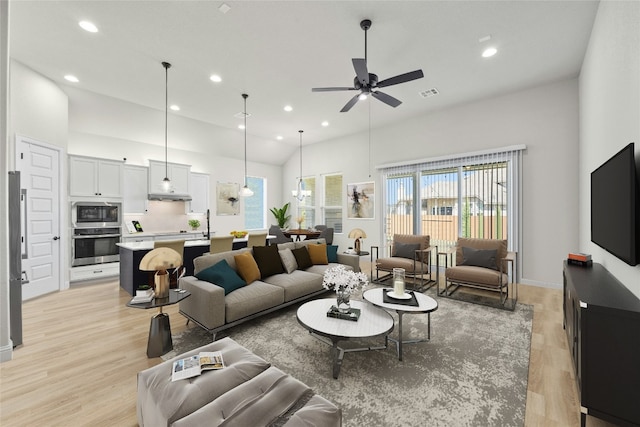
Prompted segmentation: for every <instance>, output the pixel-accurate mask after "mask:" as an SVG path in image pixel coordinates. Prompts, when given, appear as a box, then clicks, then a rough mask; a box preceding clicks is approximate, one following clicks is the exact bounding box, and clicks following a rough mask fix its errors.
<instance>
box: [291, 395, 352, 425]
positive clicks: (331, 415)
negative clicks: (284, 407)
mask: <svg viewBox="0 0 640 427" xmlns="http://www.w3.org/2000/svg"><path fill="white" fill-rule="evenodd" d="M341 425H342V411H341V410H340V409H339V408H337V407H336V405H334V404H333V403H331V402H329V401H328V400H327V399H325V398H324V397H322V396H318V395H317V394H316V395H315V396H313V397H312V398H311V399H309V401H308V402H307V404H306V405H304V406H303V407H302V408H301V409H299V410H298V411H296V413H295V414H293V415H292V416H291V418H289V420H288V421H287V423H286V424H285V425H284V427H309V426H323V427H340V426H341Z"/></svg>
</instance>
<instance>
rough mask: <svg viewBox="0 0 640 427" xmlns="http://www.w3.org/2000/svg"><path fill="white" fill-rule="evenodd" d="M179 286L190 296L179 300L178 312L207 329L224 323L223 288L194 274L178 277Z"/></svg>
mask: <svg viewBox="0 0 640 427" xmlns="http://www.w3.org/2000/svg"><path fill="white" fill-rule="evenodd" d="M180 287H181V288H182V289H185V290H187V291H189V292H191V296H190V297H189V298H186V299H184V300H182V301H180V312H181V313H184V314H185V315H187V316H189V317H190V318H192V319H193V320H194V321H196V322H198V323H199V324H200V325H202V326H204V327H205V328H207V329H213V328H216V327H218V326H222V325H224V323H225V305H224V289H223V288H221V287H220V286H217V285H214V284H213V283H209V282H205V281H204V280H198V279H197V278H196V277H194V276H186V277H182V278H181V279H180Z"/></svg>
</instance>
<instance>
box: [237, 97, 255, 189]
mask: <svg viewBox="0 0 640 427" xmlns="http://www.w3.org/2000/svg"><path fill="white" fill-rule="evenodd" d="M248 97H249V95H247V94H246V93H243V94H242V98H244V113H243V115H242V116H243V117H244V187H242V189H241V190H240V196H242V197H251V196H253V191H251V189H250V188H249V186H248V185H247V98H248Z"/></svg>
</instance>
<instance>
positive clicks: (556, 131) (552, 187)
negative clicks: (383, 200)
mask: <svg viewBox="0 0 640 427" xmlns="http://www.w3.org/2000/svg"><path fill="white" fill-rule="evenodd" d="M399 108H401V107H399ZM353 111H354V110H352V112H353ZM377 111H379V112H380V113H382V112H384V110H380V109H378V110H377ZM352 112H350V113H349V114H351V113H352ZM372 120H373V122H374V123H375V115H373V114H372ZM371 144H372V154H371V157H372V161H371V163H372V164H373V165H374V166H375V165H380V164H385V163H392V162H408V161H410V160H412V159H424V158H431V157H437V156H442V155H449V154H458V153H465V152H472V151H479V150H483V149H490V148H499V147H506V146H510V145H516V144H525V145H526V146H527V150H526V152H525V154H524V156H523V166H522V168H523V234H522V252H521V253H520V254H519V256H520V257H521V259H522V272H521V273H522V283H529V284H536V285H541V286H550V287H561V286H562V261H563V259H565V258H566V256H567V253H568V252H570V251H575V250H576V248H577V247H578V224H577V221H576V220H575V218H576V214H575V213H576V212H577V209H578V197H577V188H578V182H577V178H578V172H577V171H578V159H577V155H576V153H577V151H578V82H577V79H575V78H574V79H569V80H563V81H559V82H555V83H551V84H547V85H544V86H539V87H535V88H531V89H527V90H523V91H520V92H517V93H512V94H508V95H504V96H500V97H496V98H492V99H487V100H483V101H479V102H475V103H471V104H466V105H462V106H459V107H456V108H451V109H448V110H444V111H439V112H436V113H432V114H429V115H426V116H424V117H417V118H415V119H413V120H409V121H407V122H404V123H399V124H397V125H395V126H391V127H387V128H383V129H374V130H373V132H372V136H371ZM303 150H304V151H303V153H304V155H303V157H304V159H306V160H305V161H304V167H303V175H305V176H308V175H313V174H316V175H318V178H319V174H321V173H326V172H342V173H343V174H344V184H345V185H346V184H347V183H353V182H362V181H370V180H375V181H376V191H377V192H378V194H380V191H381V187H380V184H381V183H380V181H379V178H378V174H377V173H376V171H375V169H373V171H372V176H373V178H372V179H370V178H368V177H369V171H370V169H371V168H370V167H369V165H368V163H369V162H368V135H367V134H366V133H365V134H359V135H353V136H351V137H347V138H341V139H337V140H334V141H329V142H326V143H321V144H314V145H310V146H308V147H304V149H303ZM298 169H299V159H298V157H297V155H294V156H292V158H291V159H290V161H289V162H288V163H287V164H286V165H285V169H284V176H285V178H284V181H283V182H284V184H285V187H284V188H283V191H286V190H287V189H289V190H290V189H291V188H293V185H294V183H295V177H296V176H297V175H298V174H299V172H298ZM289 194H290V193H289ZM378 200H379V199H378ZM293 205H294V207H295V203H294V204H293ZM344 207H345V208H346V200H345V204H344ZM380 212H381V211H380V209H378V211H377V213H376V219H375V220H374V221H370V220H369V221H366V220H351V219H348V220H346V221H345V225H344V230H345V233H348V231H349V230H350V229H352V228H354V227H360V228H362V229H364V230H365V231H366V233H367V236H368V238H367V239H366V241H365V247H369V246H370V245H380V244H381V241H380V235H381V233H380V230H381V223H380V217H381V215H379V213H380ZM336 242H337V243H338V244H339V245H340V246H341V248H346V247H347V246H349V245H351V242H350V241H349V239H347V238H346V235H338V236H336Z"/></svg>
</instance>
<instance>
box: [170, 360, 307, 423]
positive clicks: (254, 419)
mask: <svg viewBox="0 0 640 427" xmlns="http://www.w3.org/2000/svg"><path fill="white" fill-rule="evenodd" d="M310 390H311V389H310V388H309V387H308V386H306V385H305V384H303V383H301V382H300V381H298V380H297V379H295V378H293V377H292V376H290V375H288V374H285V373H284V372H282V371H281V370H279V369H278V368H275V367H271V368H269V369H267V370H266V371H264V372H262V373H261V374H260V375H258V376H256V377H254V378H252V379H250V380H249V381H247V382H246V383H244V384H240V385H239V386H237V387H236V388H235V389H234V390H232V391H230V392H228V393H225V394H224V395H222V396H220V397H218V398H217V399H215V400H213V401H212V402H210V403H208V404H207V405H205V406H203V407H202V408H200V409H199V410H197V411H195V412H193V413H192V414H190V415H188V416H186V417H184V418H182V419H180V420H178V421H176V422H175V423H173V426H174V427H192V426H205V425H206V426H228V427H231V426H237V427H246V426H252V427H259V426H268V425H269V424H271V423H272V421H274V420H276V419H278V418H279V417H280V415H282V414H284V413H285V412H287V410H288V409H289V408H291V407H292V406H294V405H295V404H296V402H297V401H298V400H299V399H301V398H303V396H304V395H305V394H307V393H308V392H310Z"/></svg>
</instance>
